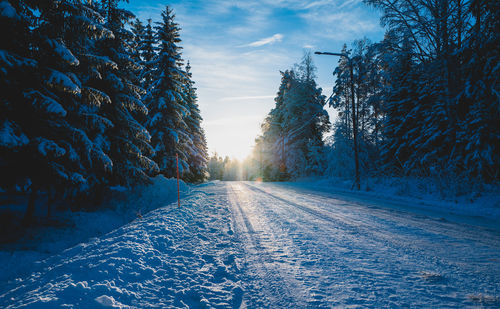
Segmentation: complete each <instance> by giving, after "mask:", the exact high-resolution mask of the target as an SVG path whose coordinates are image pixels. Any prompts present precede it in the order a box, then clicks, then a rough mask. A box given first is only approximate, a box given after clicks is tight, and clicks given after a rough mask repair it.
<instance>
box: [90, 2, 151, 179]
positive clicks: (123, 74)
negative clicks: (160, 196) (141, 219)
mask: <svg viewBox="0 0 500 309" xmlns="http://www.w3.org/2000/svg"><path fill="white" fill-rule="evenodd" d="M117 2H118V1H116V0H105V1H103V2H102V10H103V13H104V16H105V17H106V24H105V25H106V27H107V28H108V29H109V30H111V31H112V32H113V34H114V37H113V38H106V39H102V40H99V41H98V42H97V43H96V48H97V51H98V52H99V54H100V55H102V56H104V57H107V58H108V59H109V60H110V61H111V62H112V63H114V66H113V67H105V68H103V70H102V72H101V76H102V79H101V80H99V81H96V84H97V86H98V88H99V89H103V92H104V93H106V94H107V95H108V96H109V98H110V100H111V104H107V105H104V106H103V112H104V114H105V116H106V117H107V118H108V119H109V120H110V121H111V122H112V123H113V128H112V129H111V130H109V133H108V134H107V136H108V138H109V142H110V145H111V147H110V157H111V159H112V161H113V164H114V169H113V177H112V179H110V183H113V184H122V185H131V184H133V183H136V182H139V181H147V180H148V179H149V176H150V175H155V174H156V173H157V172H158V166H157V165H156V163H155V162H154V161H152V160H151V159H150V158H149V157H150V156H152V154H153V149H152V148H151V146H150V144H149V141H150V139H151V136H150V135H149V132H148V131H147V130H146V128H144V127H143V126H142V125H141V124H140V123H139V121H137V119H138V118H139V117H140V116H141V115H144V114H147V113H148V110H147V108H146V106H145V105H144V104H143V103H142V100H141V99H142V97H141V95H142V94H143V93H144V90H143V89H142V88H141V87H140V86H139V85H137V84H136V81H137V80H138V78H137V75H136V73H135V72H137V70H138V69H139V68H140V66H139V65H138V64H137V63H136V62H135V61H134V60H133V59H132V57H131V55H130V50H129V49H128V47H127V42H129V41H130V40H131V37H130V32H128V31H126V30H125V29H124V26H125V24H126V22H127V21H128V20H130V19H131V18H133V14H132V13H130V12H129V11H126V10H122V9H119V8H118V7H117Z"/></svg>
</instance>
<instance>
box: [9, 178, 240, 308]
mask: <svg viewBox="0 0 500 309" xmlns="http://www.w3.org/2000/svg"><path fill="white" fill-rule="evenodd" d="M222 189H223V190H224V191H225V188H223V187H222ZM153 191H154V190H153ZM150 193H152V192H150ZM218 195H219V194H215V193H213V191H212V193H207V192H202V191H197V192H193V194H191V195H190V196H189V197H188V198H187V199H184V200H183V201H182V207H181V208H178V207H177V203H171V204H168V205H165V206H164V207H161V208H159V209H157V210H154V211H151V212H149V213H148V214H146V215H144V216H143V217H142V218H137V219H135V220H134V221H133V222H131V223H129V224H127V225H125V226H123V227H120V228H118V229H116V230H114V231H112V232H110V233H108V234H106V235H104V236H102V237H100V238H96V239H92V240H91V241H89V242H88V243H81V244H79V245H77V246H75V247H73V248H70V249H68V250H65V251H63V252H61V253H60V254H57V255H54V256H51V257H49V258H47V259H45V260H43V261H40V262H37V263H34V264H33V265H32V266H31V268H30V275H28V276H27V277H26V276H19V277H18V278H16V279H15V280H10V281H9V282H8V283H6V284H4V285H2V286H1V287H0V307H2V308H17V307H21V306H30V307H36V308H39V307H44V308H54V307H62V306H64V307H69V308H98V307H99V306H101V307H114V308H130V307H134V308H147V307H157V308H164V307H187V306H194V307H200V306H201V307H203V306H205V305H207V306H208V304H211V305H212V306H213V307H218V308H224V307H225V308H233V307H239V305H240V304H241V298H242V293H243V290H242V289H241V287H240V286H239V283H238V281H239V279H238V273H239V266H238V265H237V262H236V260H235V258H234V252H233V251H232V250H231V246H232V244H233V243H234V241H235V239H234V235H233V232H232V228H231V224H230V217H231V216H230V210H229V208H228V207H227V201H225V200H224V198H222V199H221V198H220V196H218ZM151 200H154V197H153V198H152V199H151Z"/></svg>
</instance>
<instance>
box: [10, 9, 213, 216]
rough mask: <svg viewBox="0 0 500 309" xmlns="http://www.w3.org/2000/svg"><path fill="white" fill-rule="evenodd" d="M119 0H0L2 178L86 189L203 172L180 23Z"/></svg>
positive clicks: (66, 194) (56, 192)
mask: <svg viewBox="0 0 500 309" xmlns="http://www.w3.org/2000/svg"><path fill="white" fill-rule="evenodd" d="M118 2H119V1H118V0H101V1H83V0H60V1H52V0H36V1H32V0H17V1H10V0H9V1H7V0H1V1H0V27H1V29H2V33H1V39H0V89H1V90H0V170H1V171H2V172H1V174H0V188H2V190H14V191H16V190H17V191H19V190H23V188H29V189H28V190H29V191H30V192H31V197H30V202H29V207H28V210H27V214H26V218H27V219H29V218H30V217H31V215H32V213H33V210H34V200H35V198H36V193H37V192H38V191H43V192H46V193H47V194H48V195H49V200H50V199H51V197H52V198H54V199H55V198H59V199H69V200H73V201H83V200H87V201H89V200H94V199H95V198H98V197H99V196H101V195H102V193H103V192H104V191H105V190H106V189H107V188H109V187H111V186H117V185H120V186H132V185H135V184H138V183H144V182H148V180H149V179H150V177H152V176H155V175H158V174H163V175H165V176H166V177H173V176H174V175H175V168H176V166H175V162H176V154H177V155H178V157H179V165H180V172H181V175H182V178H183V179H185V180H187V181H193V182H194V181H202V180H203V179H204V178H205V177H206V175H205V174H206V163H207V157H208V156H207V146H206V140H205V134H204V131H203V129H202V128H201V122H202V117H201V115H200V111H199V107H198V103H197V96H196V88H195V86H194V82H193V80H192V75H191V72H190V69H191V67H190V65H189V62H188V63H187V64H185V62H184V59H183V58H182V55H181V49H182V47H181V46H180V43H181V39H180V27H179V25H178V24H177V23H176V22H175V15H174V13H173V11H172V10H171V9H170V8H169V7H166V9H165V10H164V11H163V13H162V20H161V21H160V22H158V23H155V24H153V23H152V21H151V20H148V21H147V24H146V25H144V23H143V22H141V21H139V20H138V19H135V16H134V15H133V13H131V12H129V11H127V10H124V9H121V8H120V7H118Z"/></svg>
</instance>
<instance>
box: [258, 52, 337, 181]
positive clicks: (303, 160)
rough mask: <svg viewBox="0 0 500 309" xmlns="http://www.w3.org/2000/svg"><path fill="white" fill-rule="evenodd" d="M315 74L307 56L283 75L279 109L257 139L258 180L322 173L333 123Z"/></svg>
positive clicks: (267, 120)
mask: <svg viewBox="0 0 500 309" xmlns="http://www.w3.org/2000/svg"><path fill="white" fill-rule="evenodd" d="M315 70H316V68H315V67H314V64H313V63H312V57H311V55H310V54H309V53H306V54H305V55H304V57H303V59H302V62H301V63H300V64H299V65H296V67H295V68H294V69H291V70H287V71H285V72H281V75H282V78H281V84H280V87H279V90H278V93H277V95H276V98H275V102H276V106H275V108H273V109H272V110H271V111H270V112H269V114H268V116H267V117H266V119H265V120H264V123H263V124H262V136H260V137H259V138H257V139H256V146H255V148H254V158H255V159H254V160H255V162H254V166H256V167H258V168H257V169H255V174H256V175H254V177H261V178H263V179H267V180H278V179H286V178H289V177H300V176H307V175H318V174H321V173H322V170H323V169H324V166H325V165H324V163H325V162H324V154H323V152H324V150H325V149H324V142H323V135H324V133H326V132H327V131H328V129H329V127H330V122H329V118H328V113H327V112H326V111H325V109H324V106H325V104H326V102H325V97H324V96H323V95H322V94H321V88H319V87H318V86H317V85H316V82H315ZM259 166H260V167H259ZM259 174H260V175H259ZM254 177H252V176H250V178H254Z"/></svg>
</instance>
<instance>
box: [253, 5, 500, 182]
mask: <svg viewBox="0 0 500 309" xmlns="http://www.w3.org/2000/svg"><path fill="white" fill-rule="evenodd" d="M364 2H365V3H366V4H368V5H371V6H373V7H375V8H377V9H379V10H381V12H382V19H381V22H382V24H383V25H384V26H385V28H386V33H385V36H384V39H383V40H382V41H381V42H376V43H372V42H371V41H370V40H368V39H366V38H364V39H360V40H356V41H355V42H354V43H353V44H352V47H351V48H348V47H347V45H344V48H343V49H342V50H341V51H332V52H341V53H343V54H345V55H348V56H349V58H350V59H351V62H349V60H348V59H347V58H345V57H341V58H340V59H339V60H338V61H339V62H338V66H337V67H336V69H335V71H334V75H335V77H336V81H335V84H334V87H333V94H332V96H331V98H330V99H329V100H327V101H328V102H325V97H323V96H322V95H321V89H318V88H317V87H316V85H315V83H314V75H313V72H314V66H313V65H312V64H311V60H310V56H308V55H306V56H305V58H304V60H303V62H302V64H301V65H300V66H299V67H296V68H294V69H291V70H287V71H285V72H282V73H281V74H282V81H281V85H280V87H279V90H278V93H277V96H276V98H275V103H276V105H275V108H273V109H272V110H271V111H270V112H269V114H268V116H267V118H266V119H265V121H264V123H263V125H262V134H261V135H260V136H259V137H258V138H257V139H256V143H255V147H254V154H253V161H252V163H251V165H252V166H254V170H256V172H255V174H256V175H259V176H258V177H262V178H263V179H268V180H280V179H286V178H288V177H293V178H297V177H303V176H310V175H318V174H319V175H329V176H341V177H353V176H354V166H355V162H354V152H353V148H354V144H353V131H354V130H353V128H354V127H353V123H355V125H356V128H357V132H359V133H358V149H359V157H360V160H359V161H360V165H361V172H362V174H363V175H387V176H423V177H443V176H445V177H454V178H456V179H458V178H461V177H464V178H465V179H477V180H481V181H486V182H491V181H497V180H498V179H499V176H500V158H499V155H500V151H499V148H498V145H500V141H499V139H500V132H499V129H500V126H499V123H500V117H499V116H500V96H499V93H500V86H499V76H500V64H499V50H500V49H499V48H498V47H499V46H500V39H499V35H500V4H499V2H498V1H493V0H473V1H465V0H439V1H430V0H417V1H410V0H365V1H364ZM351 65H352V70H353V78H352V79H351V75H350V69H351ZM351 85H354V89H355V91H354V101H355V104H354V110H353V108H352V104H351V103H352V92H351V88H350V87H351ZM325 103H328V104H329V105H330V106H331V107H333V108H334V109H335V110H336V112H337V115H338V117H336V119H335V121H334V123H333V125H332V130H331V131H330V129H329V126H330V124H329V122H328V118H327V114H326V113H325V112H324V110H323V106H324V105H325ZM353 113H354V116H355V120H356V121H353V120H352V119H353ZM325 133H330V134H329V135H325ZM259 169H260V170H259ZM254 178H255V177H254Z"/></svg>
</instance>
